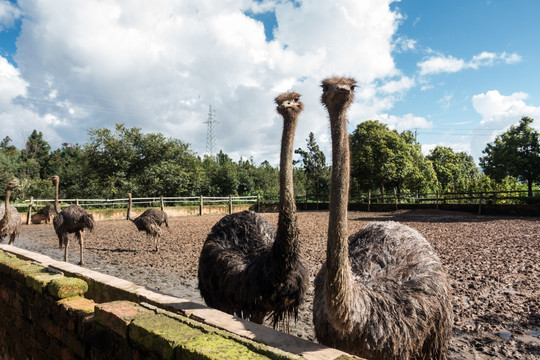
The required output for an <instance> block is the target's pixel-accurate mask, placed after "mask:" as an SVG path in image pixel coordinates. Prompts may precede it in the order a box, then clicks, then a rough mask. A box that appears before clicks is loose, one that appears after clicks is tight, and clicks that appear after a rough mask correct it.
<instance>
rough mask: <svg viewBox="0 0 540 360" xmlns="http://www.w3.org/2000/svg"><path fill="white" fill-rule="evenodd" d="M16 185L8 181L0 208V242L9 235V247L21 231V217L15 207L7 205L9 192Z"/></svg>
mask: <svg viewBox="0 0 540 360" xmlns="http://www.w3.org/2000/svg"><path fill="white" fill-rule="evenodd" d="M18 186H19V185H17V183H15V182H14V181H10V182H9V183H8V184H7V187H6V202H5V203H4V206H0V216H1V217H2V218H1V219H0V240H3V239H4V237H6V236H8V235H9V243H8V244H9V245H13V242H14V241H15V238H16V237H17V236H19V232H20V231H21V215H20V214H19V212H18V211H17V209H16V208H15V206H13V205H10V204H9V198H10V197H11V191H12V190H13V189H15V188H16V187H18Z"/></svg>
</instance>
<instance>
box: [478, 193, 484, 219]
mask: <svg viewBox="0 0 540 360" xmlns="http://www.w3.org/2000/svg"><path fill="white" fill-rule="evenodd" d="M483 197H484V193H483V192H480V201H479V202H478V215H482V198H483Z"/></svg>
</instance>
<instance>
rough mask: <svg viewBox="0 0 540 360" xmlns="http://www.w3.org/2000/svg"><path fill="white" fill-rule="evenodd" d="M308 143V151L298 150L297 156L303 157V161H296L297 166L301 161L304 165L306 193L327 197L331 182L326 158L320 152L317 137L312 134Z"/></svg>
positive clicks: (296, 151)
mask: <svg viewBox="0 0 540 360" xmlns="http://www.w3.org/2000/svg"><path fill="white" fill-rule="evenodd" d="M306 141H307V151H306V150H303V149H302V148H298V149H296V150H295V151H294V153H295V154H299V155H300V156H301V158H302V159H301V160H298V161H294V162H293V164H297V163H299V162H300V161H301V162H302V164H303V170H304V174H305V175H306V176H305V179H306V191H308V192H310V193H311V194H314V195H327V194H328V185H329V182H330V173H329V168H328V167H327V166H326V157H325V156H324V153H323V152H322V151H321V150H320V148H319V145H318V144H317V141H316V140H315V135H314V134H313V133H312V132H310V133H309V138H308V139H306Z"/></svg>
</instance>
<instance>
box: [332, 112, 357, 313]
mask: <svg viewBox="0 0 540 360" xmlns="http://www.w3.org/2000/svg"><path fill="white" fill-rule="evenodd" d="M332 110H334V109H330V111H329V112H330V114H329V115H330V130H331V133H332V183H331V189H330V217H329V222H328V242H327V250H326V252H327V259H326V263H327V265H326V271H327V278H326V294H327V298H326V301H327V304H328V305H329V310H330V313H331V314H332V316H333V317H334V319H336V320H338V321H339V322H341V323H345V322H348V321H347V320H350V318H351V316H349V312H350V311H351V310H352V309H351V305H350V304H351V301H352V300H353V299H352V296H353V289H352V274H351V267H350V263H349V250H348V236H347V235H348V232H347V204H348V198H349V171H350V169H349V138H348V135H347V118H346V109H339V111H336V110H334V111H332Z"/></svg>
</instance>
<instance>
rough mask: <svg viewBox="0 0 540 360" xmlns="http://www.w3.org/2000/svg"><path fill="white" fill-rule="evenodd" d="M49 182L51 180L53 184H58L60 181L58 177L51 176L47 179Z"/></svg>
mask: <svg viewBox="0 0 540 360" xmlns="http://www.w3.org/2000/svg"><path fill="white" fill-rule="evenodd" d="M49 180H51V181H52V182H53V184H58V181H60V178H59V177H58V175H53V176H51V177H50V178H49Z"/></svg>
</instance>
